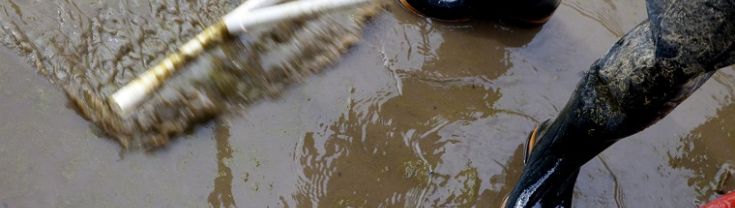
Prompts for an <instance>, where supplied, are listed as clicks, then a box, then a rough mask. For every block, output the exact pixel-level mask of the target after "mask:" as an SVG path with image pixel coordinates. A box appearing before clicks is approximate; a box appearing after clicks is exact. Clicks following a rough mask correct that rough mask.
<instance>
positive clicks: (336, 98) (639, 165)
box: [0, 0, 735, 207]
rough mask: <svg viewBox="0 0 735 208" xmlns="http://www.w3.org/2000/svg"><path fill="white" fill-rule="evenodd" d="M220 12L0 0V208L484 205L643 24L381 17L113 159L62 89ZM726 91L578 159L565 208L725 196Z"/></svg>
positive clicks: (607, 13)
mask: <svg viewBox="0 0 735 208" xmlns="http://www.w3.org/2000/svg"><path fill="white" fill-rule="evenodd" d="M237 3H238V2H237V1H183V0H182V1H178V0H158V1H149V2H144V1H135V0H125V1H92V0H79V1H73V0H55V1H22V0H0V27H2V30H0V38H2V42H3V43H4V46H0V63H2V64H1V65H0V167H2V169H0V207H235V206H236V207H313V206H320V207H347V206H356V207H376V206H381V207H395V206H399V207H414V206H415V207H457V206H459V207H471V206H478V207H488V206H489V207H497V206H499V204H500V200H501V199H502V198H503V197H504V196H505V195H506V194H507V193H508V192H509V191H510V189H511V188H512V187H513V185H514V183H515V180H516V179H517V177H518V174H520V170H521V163H522V162H521V161H522V155H523V151H522V149H523V146H522V145H523V142H524V140H525V137H526V134H527V132H528V131H529V130H530V129H531V128H533V127H534V126H535V125H536V124H538V123H539V122H540V121H543V120H544V119H548V118H551V117H553V116H554V115H555V114H556V113H557V112H558V111H559V109H560V108H561V107H562V106H563V105H564V104H565V102H566V100H567V99H568V97H569V95H570V94H571V90H572V89H574V87H575V84H576V83H577V81H578V80H579V79H580V77H581V73H582V72H583V71H585V70H587V68H588V67H589V65H591V64H592V62H593V61H594V60H595V59H596V58H598V57H600V56H601V55H602V54H604V53H605V51H606V50H607V49H608V48H609V47H610V45H612V43H614V42H615V41H616V40H617V38H618V37H620V36H621V35H622V34H624V33H625V31H627V30H629V29H631V28H633V27H634V26H635V25H636V24H638V23H639V22H641V21H642V20H643V19H645V3H644V2H643V1H632V0H624V1H609V0H568V1H564V3H563V4H562V5H561V7H560V8H559V10H558V11H557V13H556V14H555V15H554V16H553V18H552V19H551V20H550V22H548V23H547V24H545V25H544V26H542V27H538V28H518V27H514V26H511V25H508V24H505V23H503V22H498V21H480V22H471V23H462V24H446V23H441V22H435V21H431V20H428V19H425V18H421V17H416V16H414V15H411V14H409V13H407V12H406V11H404V10H402V9H400V8H399V7H397V6H396V5H390V6H389V9H388V10H386V11H385V12H383V13H382V14H379V15H378V16H376V17H374V18H373V19H372V20H371V21H370V22H368V24H367V25H366V26H365V28H364V31H363V35H362V36H363V40H362V41H361V42H359V43H358V44H357V45H355V46H354V47H353V48H351V49H350V50H349V51H348V53H347V54H346V55H345V56H343V57H342V59H341V60H339V62H338V63H336V64H335V65H333V66H332V67H329V68H328V69H327V70H325V71H323V72H320V73H318V74H316V75H313V76H308V77H306V78H304V80H303V81H302V82H301V83H300V84H296V85H292V86H289V87H287V88H286V89H285V90H283V92H281V93H279V95H278V96H276V97H273V98H269V99H262V100H260V101H257V102H252V103H249V104H248V105H247V106H246V107H244V108H243V109H242V110H239V111H238V113H234V114H227V115H226V116H224V117H220V118H218V119H216V120H215V121H210V122H207V123H204V124H203V125H199V126H196V127H194V129H192V130H190V131H188V132H187V133H186V134H185V135H183V136H177V137H176V138H177V139H175V140H173V141H172V142H170V143H169V144H168V145H167V146H166V147H165V148H163V149H158V150H156V151H152V152H143V151H131V152H128V151H123V150H122V148H121V146H120V145H119V144H118V143H117V142H115V141H114V140H112V139H110V138H109V136H104V134H103V133H102V132H100V128H98V127H96V126H95V125H94V124H93V123H92V122H90V121H88V120H85V118H84V117H82V116H81V115H80V114H79V113H78V112H77V110H76V108H74V107H73V106H74V105H73V104H72V103H71V102H70V101H69V100H70V99H68V98H67V97H66V95H65V90H63V89H61V88H63V87H65V86H68V85H66V84H67V83H68V82H65V81H64V80H69V79H66V77H74V74H75V73H77V74H87V73H88V72H87V70H94V69H88V68H84V67H83V66H86V67H104V66H110V67H120V70H123V71H125V70H128V71H138V70H144V69H137V68H135V69H126V68H125V67H132V66H146V65H147V64H149V63H148V62H152V61H153V59H155V58H157V57H159V56H162V55H163V52H165V51H167V50H171V49H172V48H173V47H174V45H175V44H167V43H180V42H181V41H185V39H186V38H185V37H190V36H191V35H193V34H195V33H196V32H197V29H198V28H200V27H201V26H200V25H202V24H206V23H208V22H209V21H211V20H212V19H214V18H216V17H218V16H219V15H221V14H222V13H224V12H225V11H226V10H227V9H228V8H231V7H233V6H234V5H236V4H237ZM160 5H163V6H160ZM192 5H197V6H198V7H194V6H192ZM145 9H148V10H145ZM143 10H144V11H143ZM195 11H196V12H195ZM156 14H162V15H158V16H157V15H156ZM111 17H112V18H111ZM138 17H140V18H138ZM146 18H152V19H150V20H146ZM54 19H56V20H62V21H58V22H53V21H48V20H54ZM80 19H92V20H91V23H89V24H86V23H85V24H79V25H74V23H79V22H84V21H80ZM167 22H172V23H171V24H167ZM153 23H155V24H153ZM90 25H91V26H90ZM94 25H99V26H100V28H109V29H121V31H124V32H120V33H115V34H107V33H105V32H94V30H96V28H97V27H96V26H94ZM103 26H104V27H103ZM124 27H139V28H137V29H131V30H125V29H124ZM149 27H150V28H149ZM89 29H91V30H93V32H91V33H90V34H97V33H98V34H102V35H108V36H104V37H103V36H100V37H86V36H84V35H83V34H85V32H84V31H86V30H89ZM101 31H107V30H106V29H102V30H101ZM11 33H14V34H11ZM14 37H23V38H24V41H15V39H13V38H14ZM136 38H138V39H136ZM98 40H106V41H108V42H99V43H97V42H96V41H98ZM146 41H149V42H146ZM23 43H25V44H23ZM30 43H35V44H30ZM63 46H78V47H63ZM120 47H121V48H122V49H121V48H120ZM150 47H153V49H147V48H150ZM99 48H105V49H99ZM113 49H115V50H113ZM119 51H123V52H124V53H122V54H124V55H119V54H117V53H112V52H119ZM38 57H42V59H39V58H38ZM115 57H119V58H120V60H116V61H117V62H114V63H113V62H109V61H111V60H108V59H111V58H113V59H114V58H115ZM145 57H148V58H145ZM151 57H152V58H151ZM39 60H42V61H40V62H39ZM106 61H107V62H106ZM211 63H217V62H211ZM210 65H211V64H209V65H207V64H201V65H198V66H199V67H201V68H206V69H209V68H212V67H211V66H210ZM70 66H74V67H70ZM92 74H94V75H95V76H90V77H91V78H90V79H89V80H91V81H90V82H99V83H104V82H110V81H109V79H110V78H109V77H108V76H109V75H108V74H105V73H92ZM124 76H128V77H129V76H132V75H124ZM49 80H51V82H50V81H49ZM117 81H119V80H117ZM112 82H116V81H112ZM120 82H122V81H120ZM118 84H119V83H118ZM97 90H99V92H103V94H104V93H109V92H108V91H110V89H97ZM66 91H68V89H67V90H66ZM734 93H735V71H734V70H733V69H732V68H727V69H723V70H720V71H719V72H718V73H716V74H715V75H714V77H713V78H712V79H711V80H710V81H708V82H707V84H705V85H704V86H703V87H702V89H700V90H699V91H698V92H697V93H695V94H694V95H693V96H692V97H691V98H690V99H689V100H687V101H686V102H684V103H683V104H682V105H681V106H680V107H679V108H677V109H676V110H675V111H674V112H672V114H671V115H669V116H668V117H667V118H666V119H664V120H662V121H661V122H659V123H658V124H656V125H654V126H652V127H651V128H649V129H647V130H645V131H643V132H641V133H639V134H636V135H634V136H631V137H630V138H627V139H625V140H623V141H621V142H619V143H617V144H615V145H614V146H613V147H611V148H610V149H608V150H607V151H605V152H604V153H602V154H601V155H600V156H599V157H597V158H595V159H594V160H592V161H590V162H589V163H588V164H587V165H585V166H584V167H583V169H582V171H581V173H580V177H579V179H578V182H577V185H576V187H575V200H574V205H575V206H576V207H692V206H694V205H696V204H699V203H701V201H703V200H708V199H710V198H711V197H713V196H715V195H716V193H717V192H720V191H723V190H724V191H728V190H733V189H735V180H733V179H729V180H728V178H733V177H728V174H729V173H730V172H732V171H735V160H734V159H733V158H735V157H734V156H735V153H733V152H732V151H731V150H732V147H734V146H735V138H734V137H735V136H732V133H733V132H735V130H732V129H729V128H728V127H729V126H730V125H728V124H729V123H731V122H735V117H733V116H735V100H733V99H734V98H733V94H734ZM101 135H102V136H101Z"/></svg>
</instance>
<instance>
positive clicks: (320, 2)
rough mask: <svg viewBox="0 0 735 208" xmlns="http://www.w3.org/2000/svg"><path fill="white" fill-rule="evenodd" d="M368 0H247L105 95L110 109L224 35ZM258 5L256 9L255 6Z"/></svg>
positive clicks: (127, 103) (124, 105)
mask: <svg viewBox="0 0 735 208" xmlns="http://www.w3.org/2000/svg"><path fill="white" fill-rule="evenodd" d="M369 1H370V0H300V1H294V2H289V3H284V4H280V5H275V6H270V7H265V8H261V7H264V6H267V5H269V4H274V3H276V2H275V1H274V0H250V1H246V2H245V3H243V4H242V5H240V6H239V7H238V8H236V9H235V10H233V11H232V12H230V13H229V14H227V15H225V16H224V17H223V18H222V19H221V20H220V21H219V22H218V23H216V24H214V25H212V26H210V27H208V28H207V29H205V30H204V31H203V32H202V33H200V34H199V35H197V36H196V37H195V38H193V39H192V40H190V41H188V42H187V43H186V44H184V45H183V46H181V47H180V48H179V50H178V51H177V52H176V53H173V54H169V55H168V56H166V58H165V59H163V60H162V61H161V62H160V63H159V64H158V65H156V66H154V67H152V68H151V69H149V70H148V71H146V72H144V73H142V74H140V75H139V76H138V77H137V78H136V79H135V80H133V81H131V82H130V83H128V84H127V85H125V86H123V87H122V88H120V89H119V90H117V91H116V92H115V93H114V94H112V95H111V96H110V97H109V104H110V105H111V108H112V110H113V111H114V112H115V113H117V114H118V115H120V116H122V117H125V116H126V115H128V114H129V113H130V112H131V110H133V109H135V108H136V107H137V106H139V105H140V104H141V103H142V102H143V101H145V100H146V98H147V97H148V96H149V95H150V94H151V93H153V92H155V91H156V90H157V89H159V88H160V87H161V86H162V85H163V84H164V83H165V82H166V80H167V79H168V78H169V77H171V75H173V74H174V73H176V72H177V71H178V70H180V69H181V68H183V67H184V66H185V65H186V64H187V63H188V62H190V61H191V60H193V59H195V58H196V57H197V56H199V55H201V54H202V53H204V51H205V49H207V48H209V47H211V46H213V45H216V44H217V43H221V42H223V41H224V40H226V39H227V38H228V37H231V36H237V35H240V34H242V33H245V32H247V31H248V30H249V29H254V28H258V27H262V26H268V25H273V24H277V23H279V22H282V21H287V20H293V19H299V18H303V17H307V16H311V15H316V14H320V13H325V12H330V11H336V10H342V9H349V8H353V7H357V6H360V5H363V4H365V3H368V2H369ZM258 8H260V9H258Z"/></svg>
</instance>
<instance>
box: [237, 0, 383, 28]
mask: <svg viewBox="0 0 735 208" xmlns="http://www.w3.org/2000/svg"><path fill="white" fill-rule="evenodd" d="M369 1H370V0H300V1H292V2H288V3H283V4H280V5H276V6H271V7H267V8H262V9H258V10H253V11H250V12H243V11H237V10H236V11H233V12H231V13H229V14H227V15H226V16H225V17H224V21H225V24H226V25H227V30H228V31H229V32H230V34H239V33H243V32H245V31H246V30H247V29H249V28H254V27H258V26H265V25H272V24H275V23H278V22H282V21H285V20H291V19H298V18H303V17H307V16H311V15H315V14H319V13H324V12H329V11H334V10H340V9H348V8H351V7H357V6H359V5H362V4H365V3H368V2H369Z"/></svg>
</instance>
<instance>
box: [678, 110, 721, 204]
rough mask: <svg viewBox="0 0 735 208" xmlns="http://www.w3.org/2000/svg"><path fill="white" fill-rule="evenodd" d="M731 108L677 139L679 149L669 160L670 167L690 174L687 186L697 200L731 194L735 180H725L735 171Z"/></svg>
mask: <svg viewBox="0 0 735 208" xmlns="http://www.w3.org/2000/svg"><path fill="white" fill-rule="evenodd" d="M733 115H735V104H729V105H726V106H724V107H722V108H721V109H720V110H719V112H718V116H715V117H714V118H711V119H710V120H709V121H707V122H705V123H703V124H702V125H700V126H699V127H697V128H695V129H693V130H692V131H691V132H689V134H688V135H685V136H683V137H682V138H681V142H682V146H681V147H679V149H678V151H677V153H674V154H672V155H671V156H670V160H669V164H670V165H671V166H672V167H677V168H684V169H687V170H691V171H692V172H693V173H694V174H693V175H691V177H690V178H689V180H688V182H689V184H690V185H691V186H693V187H695V190H696V191H697V195H698V196H697V199H698V200H699V201H700V202H705V201H708V200H712V199H714V197H715V196H716V195H717V194H721V193H718V192H728V191H732V190H735V180H732V179H728V178H729V175H730V174H731V173H732V172H733V171H735V159H733V158H735V157H733V152H732V150H733V147H735V129H733V128H732V124H733V123H735V116H733Z"/></svg>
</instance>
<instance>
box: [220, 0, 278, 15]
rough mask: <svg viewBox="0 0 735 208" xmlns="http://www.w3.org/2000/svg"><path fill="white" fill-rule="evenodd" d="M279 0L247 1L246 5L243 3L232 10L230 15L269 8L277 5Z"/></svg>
mask: <svg viewBox="0 0 735 208" xmlns="http://www.w3.org/2000/svg"><path fill="white" fill-rule="evenodd" d="M278 2H279V0H247V1H245V2H244V3H242V4H241V5H240V6H238V7H237V8H235V9H234V10H232V11H231V12H230V13H229V14H234V13H238V14H244V13H248V12H250V11H253V10H255V9H258V8H263V7H267V6H271V5H274V4H277V3H278Z"/></svg>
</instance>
